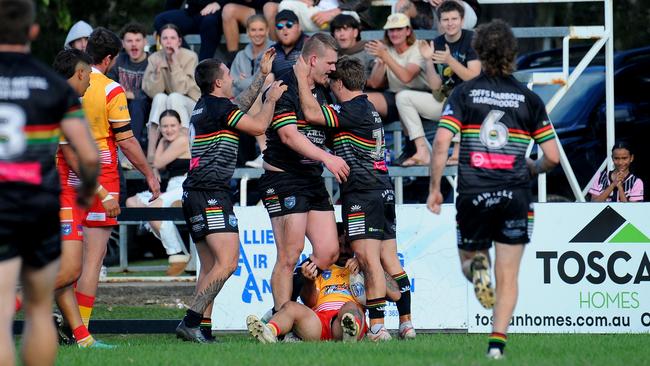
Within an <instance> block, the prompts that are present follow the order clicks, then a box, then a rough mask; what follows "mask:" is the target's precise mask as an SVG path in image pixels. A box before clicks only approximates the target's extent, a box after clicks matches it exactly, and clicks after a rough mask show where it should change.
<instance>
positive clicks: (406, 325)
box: [399, 321, 417, 339]
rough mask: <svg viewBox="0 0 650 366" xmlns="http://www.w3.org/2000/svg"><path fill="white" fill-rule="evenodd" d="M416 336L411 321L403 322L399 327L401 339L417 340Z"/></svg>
mask: <svg viewBox="0 0 650 366" xmlns="http://www.w3.org/2000/svg"><path fill="white" fill-rule="evenodd" d="M416 336H417V334H416V333H415V328H413V324H411V322H410V321H407V322H403V323H401V324H400V325H399V337H400V339H415V337H416Z"/></svg>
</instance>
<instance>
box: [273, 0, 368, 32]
mask: <svg viewBox="0 0 650 366" xmlns="http://www.w3.org/2000/svg"><path fill="white" fill-rule="evenodd" d="M369 7H370V1H369V0H347V1H346V0H313V1H305V0H282V1H281V2H280V5H278V10H280V11H282V10H291V11H292V12H294V13H295V14H296V16H297V17H298V19H300V24H302V29H303V30H304V31H305V32H320V31H323V30H325V31H326V30H328V29H329V27H330V22H331V21H332V19H334V17H335V16H337V15H339V14H348V15H351V16H353V17H354V18H355V19H356V20H358V21H360V18H359V14H358V13H361V12H363V11H365V10H367V9H368V8H369Z"/></svg>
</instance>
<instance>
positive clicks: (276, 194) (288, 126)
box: [260, 33, 349, 311]
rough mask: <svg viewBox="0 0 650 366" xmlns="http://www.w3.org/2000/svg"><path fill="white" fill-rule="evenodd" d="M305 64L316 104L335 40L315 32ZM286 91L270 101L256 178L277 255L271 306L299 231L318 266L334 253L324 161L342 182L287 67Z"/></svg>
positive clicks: (279, 299)
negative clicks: (260, 169)
mask: <svg viewBox="0 0 650 366" xmlns="http://www.w3.org/2000/svg"><path fill="white" fill-rule="evenodd" d="M301 57H302V58H303V59H305V60H306V61H307V62H308V63H309V64H310V65H311V66H312V72H311V73H310V74H309V76H308V78H307V80H308V83H309V85H310V89H311V90H312V91H313V93H314V94H315V95H316V97H317V98H318V100H319V101H320V102H322V103H325V102H326V94H327V92H326V90H325V89H324V88H323V85H325V84H326V83H327V80H328V74H329V73H330V72H332V71H334V69H335V64H336V41H335V40H334V38H332V37H331V36H330V35H326V34H321V33H318V34H315V35H314V36H312V37H311V38H310V39H309V40H308V41H306V42H305V46H304V47H303V51H302V56H301ZM278 79H279V80H282V81H284V83H285V84H286V85H287V86H288V91H287V92H286V93H284V94H283V95H282V97H281V98H280V100H279V101H278V102H277V103H276V106H275V112H274V115H273V121H272V122H271V125H270V127H269V128H268V129H267V131H266V138H267V148H266V150H264V169H265V172H264V174H263V175H262V177H261V179H260V190H261V191H262V192H263V195H264V197H263V202H264V206H265V207H266V210H267V211H268V213H269V216H270V217H271V225H272V227H273V234H274V236H275V243H276V247H277V253H278V254H277V260H276V263H275V266H274V268H273V274H272V276H271V288H272V289H273V301H274V310H276V311H277V310H279V309H280V307H281V306H282V305H283V304H284V303H286V302H287V301H289V300H290V298H291V293H292V276H293V269H294V267H295V265H296V263H297V261H298V258H299V256H300V252H301V251H302V249H303V248H304V245H305V234H306V235H307V237H308V238H309V241H310V242H311V244H312V246H313V249H314V251H313V254H312V255H311V260H312V261H313V262H314V263H316V265H317V266H318V268H320V269H321V270H323V269H326V268H329V266H330V265H332V263H334V262H335V261H336V257H337V256H338V240H337V237H336V221H335V219H334V208H333V207H332V202H331V199H330V197H329V193H328V192H327V190H326V189H325V184H324V181H323V178H322V177H321V174H322V172H323V167H322V165H321V163H324V164H325V166H326V167H327V169H329V170H330V171H331V172H332V173H333V174H334V177H335V178H336V179H337V180H338V181H339V182H343V181H345V180H346V177H347V175H348V173H349V167H348V165H347V164H346V163H345V161H343V159H341V158H340V157H337V156H334V155H332V154H330V153H328V152H326V151H325V150H324V149H323V147H324V144H325V130H324V128H322V127H316V126H310V125H308V124H307V122H306V120H305V116H304V114H303V112H302V109H301V108H300V100H299V97H298V88H297V82H296V77H295V75H294V73H293V70H289V71H288V72H287V73H286V74H284V75H279V77H278Z"/></svg>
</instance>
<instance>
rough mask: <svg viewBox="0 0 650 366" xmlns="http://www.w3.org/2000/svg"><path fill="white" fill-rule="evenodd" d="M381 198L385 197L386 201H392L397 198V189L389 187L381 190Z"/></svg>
mask: <svg viewBox="0 0 650 366" xmlns="http://www.w3.org/2000/svg"><path fill="white" fill-rule="evenodd" d="M381 198H383V199H385V200H386V202H391V201H394V200H395V191H393V190H392V189H387V190H385V191H383V192H381Z"/></svg>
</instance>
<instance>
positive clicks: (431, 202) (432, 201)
mask: <svg viewBox="0 0 650 366" xmlns="http://www.w3.org/2000/svg"><path fill="white" fill-rule="evenodd" d="M427 208H428V209H429V211H431V212H433V213H434V214H436V215H439V214H440V209H441V208H442V193H440V191H439V190H437V191H431V192H429V197H427Z"/></svg>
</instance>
